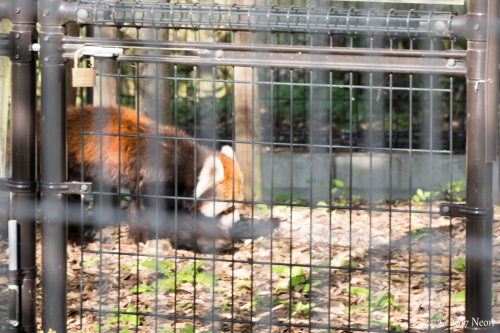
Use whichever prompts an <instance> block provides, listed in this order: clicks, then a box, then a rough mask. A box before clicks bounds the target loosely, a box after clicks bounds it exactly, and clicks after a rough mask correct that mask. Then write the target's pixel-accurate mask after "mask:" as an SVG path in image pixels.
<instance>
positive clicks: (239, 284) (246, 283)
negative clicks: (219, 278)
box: [234, 280, 252, 288]
mask: <svg viewBox="0 0 500 333" xmlns="http://www.w3.org/2000/svg"><path fill="white" fill-rule="evenodd" d="M250 285H252V281H250V280H240V281H238V282H237V283H236V285H235V286H234V287H235V288H239V287H246V286H250Z"/></svg>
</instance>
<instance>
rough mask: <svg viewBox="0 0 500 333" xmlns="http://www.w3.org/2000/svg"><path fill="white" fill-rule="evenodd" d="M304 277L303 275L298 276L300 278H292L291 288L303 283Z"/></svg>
mask: <svg viewBox="0 0 500 333" xmlns="http://www.w3.org/2000/svg"><path fill="white" fill-rule="evenodd" d="M304 280H305V279H304V276H303V275H300V276H294V277H292V278H291V279H290V285H291V286H292V287H295V286H296V285H299V284H301V283H304V282H305V281H304Z"/></svg>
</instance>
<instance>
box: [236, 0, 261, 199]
mask: <svg viewBox="0 0 500 333" xmlns="http://www.w3.org/2000/svg"><path fill="white" fill-rule="evenodd" d="M238 4H239V5H251V4H252V1H251V0H240V1H238ZM235 43H236V44H251V43H252V33H250V32H237V33H236V34H235ZM252 76H253V78H252ZM234 77H235V78H236V79H237V80H243V81H247V82H251V81H252V80H253V81H257V71H256V70H255V69H253V68H248V67H235V68H234ZM234 112H235V115H234V117H235V119H234V123H235V132H236V140H244V141H252V138H253V140H254V141H260V140H261V128H260V107H259V92H258V86H257V85H252V84H249V83H235V84H234ZM252 148H253V149H252ZM235 150H236V159H237V160H238V163H239V165H240V167H241V169H242V172H243V177H244V182H245V186H244V197H245V200H256V201H260V200H262V153H261V152H262V147H261V146H260V145H253V147H252V144H249V143H238V144H236V147H235ZM252 161H253V169H252ZM252 184H253V187H252Z"/></svg>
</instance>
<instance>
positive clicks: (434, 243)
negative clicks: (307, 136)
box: [0, 202, 500, 333]
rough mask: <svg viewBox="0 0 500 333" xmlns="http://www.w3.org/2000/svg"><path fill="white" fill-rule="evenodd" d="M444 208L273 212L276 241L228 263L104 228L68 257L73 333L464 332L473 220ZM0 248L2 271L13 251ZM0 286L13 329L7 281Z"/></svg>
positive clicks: (240, 251)
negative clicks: (468, 222)
mask: <svg viewBox="0 0 500 333" xmlns="http://www.w3.org/2000/svg"><path fill="white" fill-rule="evenodd" d="M438 204H439V203H435V204H434V205H433V207H432V212H433V214H429V211H430V209H429V208H430V207H429V205H428V204H423V205H422V206H418V207H415V206H413V207H412V209H413V210H414V211H415V210H421V211H422V213H412V214H410V213H409V212H408V209H409V203H408V202H393V203H392V204H391V205H390V206H389V205H388V204H387V203H385V204H380V205H374V206H372V207H370V206H367V205H363V204H360V205H358V206H356V207H354V208H353V210H352V211H349V209H337V210H336V211H327V210H326V209H321V208H317V209H313V210H311V209H310V208H300V207H294V208H293V209H291V208H290V207H285V206H282V207H279V206H275V207H274V210H273V211H272V217H273V218H275V219H276V220H277V221H279V224H278V227H277V228H276V229H275V230H274V232H273V233H272V235H270V236H269V237H260V238H257V239H254V241H253V242H252V240H250V239H243V240H239V241H238V242H236V243H235V248H234V251H231V252H227V253H223V254H199V253H194V252H192V251H186V250H177V251H176V250H175V249H173V248H172V246H171V245H170V242H169V241H168V240H166V239H160V240H159V241H149V242H148V243H147V244H142V243H141V244H139V247H137V246H136V245H133V244H131V243H130V242H129V241H128V237H127V235H128V226H127V225H126V224H124V225H123V226H121V227H107V228H104V229H102V230H101V231H100V232H97V234H96V236H95V237H96V238H95V239H94V240H93V241H90V242H88V243H86V244H85V245H84V246H83V251H82V247H81V246H79V245H78V246H73V245H70V246H68V331H69V332H96V331H97V332H98V331H100V332H121V333H126V332H136V331H137V332H181V333H183V332H186V333H187V332H214V333H215V332H328V329H327V328H328V327H331V328H332V329H331V330H330V331H331V332H333V331H339V332H340V331H342V332H346V331H349V330H350V329H367V328H369V327H370V328H371V329H377V328H378V329H387V325H388V321H389V324H390V326H391V330H395V331H408V330H411V331H422V332H423V331H427V330H428V328H429V326H430V328H431V329H437V330H440V329H445V328H447V325H448V323H449V324H450V327H451V329H452V331H455V332H458V331H461V330H462V327H463V320H464V314H465V313H464V311H465V307H464V303H463V298H464V296H463V294H462V293H463V292H464V290H465V269H464V266H465V264H464V261H463V259H464V258H465V221H464V220H463V219H458V218H456V219H453V220H450V219H449V218H445V217H440V216H439V214H437V212H438V211H439V208H438V207H439V206H438ZM389 208H390V209H391V211H379V210H380V209H384V210H387V209H389ZM270 215H271V211H270V209H269V208H268V207H266V206H260V207H258V208H257V209H256V210H255V211H254V217H255V221H258V219H263V220H265V219H269V218H270ZM499 217H500V210H499V209H496V210H495V220H498V218H499ZM499 240H500V230H499V226H498V223H497V221H495V223H494V235H493V241H494V245H495V247H494V289H495V291H494V292H493V299H494V307H493V309H494V310H493V311H494V315H493V318H498V314H499V313H500V302H499V301H498V299H497V298H498V297H497V296H496V295H497V293H498V289H499V287H500V284H498V283H497V281H498V275H499V274H498V273H499V269H498V264H497V263H498V259H499V257H500V254H499V253H498V248H497V246H496V245H498V244H499ZM0 247H1V250H2V251H1V253H2V255H1V257H0V259H1V262H0V263H1V264H6V263H7V258H8V248H7V244H6V243H5V242H2V243H1V244H0ZM137 253H139V254H137ZM156 254H158V255H156ZM156 258H157V259H158V260H156ZM349 266H351V269H349ZM38 267H41V253H40V242H38ZM408 271H411V273H408ZM176 272H177V273H176ZM349 283H350V286H351V287H350V288H351V289H349ZM0 285H1V290H2V292H1V294H0V317H1V319H0V320H1V321H3V322H5V321H6V320H7V307H6V305H7V295H6V291H7V276H6V275H1V276H0ZM37 286H38V294H37V302H38V304H37V307H38V313H40V304H41V294H40V291H41V283H40V281H39V280H38V283H37ZM369 291H370V292H369ZM82 309H83V311H82ZM118 309H120V315H118V313H117V311H118ZM368 309H370V310H371V311H368ZM99 311H100V312H99ZM193 318H196V319H193ZM388 318H390V320H388ZM37 320H38V323H39V326H40V323H41V319H40V316H38V319H37Z"/></svg>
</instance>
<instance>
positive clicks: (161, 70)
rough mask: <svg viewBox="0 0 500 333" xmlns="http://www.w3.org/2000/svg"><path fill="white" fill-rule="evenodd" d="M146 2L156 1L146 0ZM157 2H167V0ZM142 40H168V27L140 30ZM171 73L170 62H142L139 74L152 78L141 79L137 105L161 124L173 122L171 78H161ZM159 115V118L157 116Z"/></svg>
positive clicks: (151, 51) (147, 52)
mask: <svg viewBox="0 0 500 333" xmlns="http://www.w3.org/2000/svg"><path fill="white" fill-rule="evenodd" d="M145 2H154V1H152V0H146V1H145ZM157 2H160V3H161V2H163V3H167V2H169V1H167V0H159V1H157ZM139 39H141V40H168V30H167V29H145V28H142V29H140V30H139ZM137 53H138V54H145V55H156V56H159V55H165V54H168V51H162V50H154V49H140V48H139V49H137ZM169 74H170V64H161V63H160V64H154V63H151V64H149V63H140V64H139V75H140V76H148V77H151V79H145V78H144V79H139V80H140V83H139V89H138V90H139V95H138V96H136V106H137V108H138V110H139V112H140V113H142V114H145V115H146V116H148V117H149V118H151V119H154V120H158V121H159V122H160V123H161V124H166V125H167V124H172V112H171V110H170V80H166V79H159V77H167V76H169ZM157 117H158V118H157Z"/></svg>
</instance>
